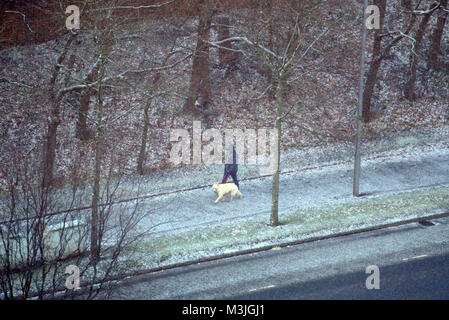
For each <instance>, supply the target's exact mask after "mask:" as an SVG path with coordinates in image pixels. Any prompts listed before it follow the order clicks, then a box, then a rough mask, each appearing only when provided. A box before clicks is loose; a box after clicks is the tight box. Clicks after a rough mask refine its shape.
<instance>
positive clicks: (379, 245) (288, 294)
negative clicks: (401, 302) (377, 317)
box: [112, 218, 449, 300]
mask: <svg viewBox="0 0 449 320" xmlns="http://www.w3.org/2000/svg"><path fill="white" fill-rule="evenodd" d="M432 223H433V225H432V226H423V225H421V224H419V223H413V224H408V225H403V226H399V227H393V228H388V229H383V230H377V231H372V232H367V233H363V234H356V235H351V236H346V237H339V238H333V239H327V240H321V241H316V242H311V243H305V244H301V245H296V246H291V247H287V248H283V249H279V250H270V251H265V252H259V253H254V254H249V255H244V256H237V257H233V258H227V259H222V260H217V261H212V262H206V263H201V264H196V265H191V266H187V267H182V268H177V269H171V270H165V271H160V272H156V273H152V274H148V275H144V276H139V277H135V278H132V279H129V280H127V281H126V282H125V283H123V284H122V285H121V286H119V287H118V288H117V289H116V291H115V292H114V294H113V296H112V297H113V298H114V299H181V300H184V299H449V218H441V219H438V220H433V221H432ZM368 266H377V267H378V271H379V272H378V276H379V278H378V280H379V282H378V284H379V289H376V288H374V289H367V287H366V282H367V278H368V277H371V276H373V275H374V272H372V271H370V272H369V273H366V271H367V267H368ZM372 280H373V278H371V280H370V281H369V283H370V284H374V283H375V282H374V281H372Z"/></svg>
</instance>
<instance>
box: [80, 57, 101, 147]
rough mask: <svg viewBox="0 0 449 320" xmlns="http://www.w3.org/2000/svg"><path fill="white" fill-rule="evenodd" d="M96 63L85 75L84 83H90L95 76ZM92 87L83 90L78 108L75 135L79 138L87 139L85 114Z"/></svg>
mask: <svg viewBox="0 0 449 320" xmlns="http://www.w3.org/2000/svg"><path fill="white" fill-rule="evenodd" d="M97 73H98V64H96V65H94V66H93V67H92V70H91V72H90V73H89V74H88V75H87V77H86V83H92V82H93V81H95V79H96V78H97ZM91 92H92V89H90V88H86V89H84V90H83V93H82V95H81V99H80V106H79V110H78V121H77V122H76V137H77V138H79V139H81V140H88V139H89V131H88V128H87V116H88V114H89V102H90V96H91Z"/></svg>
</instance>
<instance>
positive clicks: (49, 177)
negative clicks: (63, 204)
mask: <svg viewBox="0 0 449 320" xmlns="http://www.w3.org/2000/svg"><path fill="white" fill-rule="evenodd" d="M75 37H76V36H75V35H73V34H72V35H70V36H69V38H68V39H67V42H66V44H65V46H64V49H63V51H62V53H61V55H60V56H59V57H58V59H57V61H56V64H55V69H54V70H53V74H52V77H51V79H50V104H51V105H50V115H49V120H48V125H47V133H46V135H45V142H44V152H43V159H42V166H43V178H42V186H43V187H48V186H49V185H50V184H51V183H52V181H53V170H54V165H55V158H56V136H57V132H58V126H59V123H60V118H59V113H60V110H59V104H60V100H61V96H60V95H59V94H58V93H57V92H56V91H57V89H56V86H57V83H56V82H57V79H58V75H59V71H60V69H61V66H62V63H63V61H64V59H65V57H66V55H67V52H68V51H69V48H70V46H71V44H72V42H73V40H74V39H75Z"/></svg>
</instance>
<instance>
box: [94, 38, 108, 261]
mask: <svg viewBox="0 0 449 320" xmlns="http://www.w3.org/2000/svg"><path fill="white" fill-rule="evenodd" d="M101 38H102V40H103V43H102V48H101V55H100V59H99V66H98V77H99V83H98V93H97V119H96V134H95V172H94V186H93V193H92V214H91V238H90V259H91V260H92V261H94V262H95V261H97V260H98V259H99V258H100V238H99V210H98V209H99V200H100V179H101V162H102V154H103V151H104V150H103V138H104V136H103V135H104V128H103V97H102V82H101V80H102V79H103V76H104V69H105V65H106V61H107V59H108V55H109V54H110V52H111V50H112V34H110V33H109V31H104V33H103V34H102V35H101Z"/></svg>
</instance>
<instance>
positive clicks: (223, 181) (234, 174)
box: [221, 167, 240, 189]
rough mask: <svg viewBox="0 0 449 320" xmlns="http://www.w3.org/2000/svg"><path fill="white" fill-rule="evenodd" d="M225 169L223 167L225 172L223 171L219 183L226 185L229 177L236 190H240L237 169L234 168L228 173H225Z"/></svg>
mask: <svg viewBox="0 0 449 320" xmlns="http://www.w3.org/2000/svg"><path fill="white" fill-rule="evenodd" d="M226 169H227V168H226V167H225V171H224V175H223V179H222V180H221V183H226V182H227V180H228V178H229V176H231V178H232V182H234V183H235V185H236V186H237V188H239V189H240V187H239V181H238V180H237V168H235V169H234V170H230V171H227V170H226Z"/></svg>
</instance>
